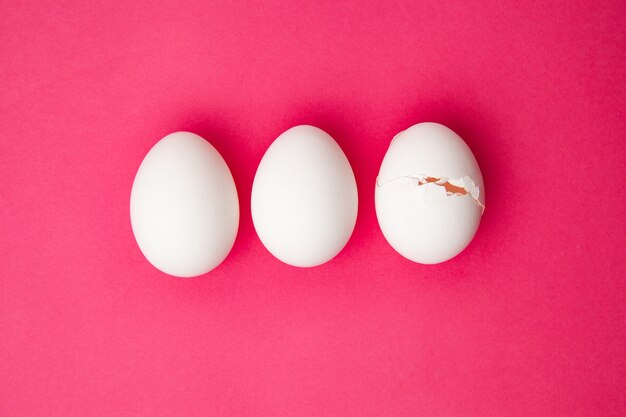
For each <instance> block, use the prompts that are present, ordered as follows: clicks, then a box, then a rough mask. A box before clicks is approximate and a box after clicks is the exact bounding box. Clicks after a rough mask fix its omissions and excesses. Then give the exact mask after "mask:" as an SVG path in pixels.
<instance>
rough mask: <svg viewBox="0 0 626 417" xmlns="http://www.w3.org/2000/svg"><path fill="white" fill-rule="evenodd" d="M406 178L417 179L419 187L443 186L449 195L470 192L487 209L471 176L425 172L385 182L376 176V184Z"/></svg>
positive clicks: (476, 201) (379, 185)
mask: <svg viewBox="0 0 626 417" xmlns="http://www.w3.org/2000/svg"><path fill="white" fill-rule="evenodd" d="M405 178H408V179H412V180H417V183H418V187H419V186H425V185H426V186H427V185H431V186H433V185H434V186H439V187H443V188H444V189H445V190H446V195H447V196H464V195H468V194H469V195H470V196H471V197H472V199H473V200H474V202H475V203H476V204H478V205H479V206H480V207H481V208H482V211H483V212H484V211H485V205H484V204H483V203H482V202H481V201H480V200H479V199H478V197H479V195H480V187H479V186H478V185H476V183H475V182H474V180H473V179H472V178H471V177H469V176H465V177H463V178H456V179H455V178H446V177H433V176H430V175H424V174H416V175H403V176H400V177H396V178H391V179H389V180H387V181H385V182H383V183H380V182H378V178H376V186H377V187H382V186H384V185H386V184H388V183H390V182H393V181H396V180H400V179H405Z"/></svg>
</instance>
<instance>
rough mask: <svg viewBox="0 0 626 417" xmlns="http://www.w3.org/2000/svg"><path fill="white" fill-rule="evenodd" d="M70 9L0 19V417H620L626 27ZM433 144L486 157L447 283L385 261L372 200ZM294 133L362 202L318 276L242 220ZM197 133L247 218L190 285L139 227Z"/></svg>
mask: <svg viewBox="0 0 626 417" xmlns="http://www.w3.org/2000/svg"><path fill="white" fill-rule="evenodd" d="M57 3H59V4H57ZM60 3H62V2H40V1H38V2H17V1H13V2H12V1H8V2H7V1H5V2H2V4H1V5H0V16H1V17H0V57H1V62H2V63H1V64H0V86H1V90H0V178H1V179H2V180H1V185H0V257H1V258H0V297H1V298H0V301H1V304H0V416H2V417H12V416H208V415H210V416H270V415H272V416H322V415H324V416H418V415H423V416H525V417H527V416H623V415H625V413H626V395H625V388H624V386H625V384H626V355H625V351H626V324H625V321H626V281H625V277H626V262H625V260H624V255H625V248H626V238H625V232H626V220H625V217H626V216H625V215H626V210H625V209H624V204H625V199H624V192H623V190H622V188H623V187H622V182H623V178H624V175H626V151H625V150H626V146H625V145H624V132H625V131H626V110H625V109H626V94H625V89H624V87H625V85H626V56H625V51H626V29H625V26H624V21H625V20H626V7H625V4H624V2H622V1H613V2H592V1H588V2H580V1H578V2H557V3H560V4H554V5H549V4H546V2H524V4H522V3H521V2H516V1H512V2H508V4H507V2H501V1H492V2H471V1H469V2H468V1H458V2H450V1H446V2H441V1H431V2H420V3H417V2H405V3H398V4H395V5H393V6H391V5H385V4H384V3H386V2H377V1H370V2H365V3H363V2H356V1H355V2H345V3H344V2H341V3H340V4H335V3H337V2H334V1H332V2H330V1H329V2H323V3H319V4H318V3H317V2H294V3H292V4H291V5H285V4H283V2H279V1H275V2H267V3H264V4H262V5H261V4H259V5H256V6H255V5H252V4H246V3H245V2H242V4H239V5H234V4H233V3H232V2H229V1H225V2H222V3H218V2H214V3H212V4H207V2H198V3H196V4H189V5H182V4H179V2H167V1H160V2H158V4H154V5H147V4H145V2H136V1H132V2H131V1H128V2H111V3H110V5H107V4H105V3H100V2H94V3H93V4H84V3H82V2H77V4H76V5H73V6H67V5H61V4H60ZM566 4H568V5H567V6H565V5H566ZM422 121H437V122H441V123H444V124H446V125H448V126H450V127H451V128H453V129H454V130H456V131H457V132H458V133H459V134H461V136H462V137H464V138H465V139H466V140H467V142H468V144H469V145H470V147H471V148H472V150H473V151H474V153H475V155H476V157H477V159H478V161H479V164H480V166H481V168H482V171H483V174H484V177H485V182H486V190H487V210H486V212H485V215H484V217H483V222H482V224H481V227H480V229H479V231H478V234H477V236H476V238H475V239H474V241H473V243H472V244H471V245H470V246H469V247H468V249H467V250H466V251H465V252H463V253H462V254H461V255H459V256H458V257H457V258H455V259H453V260H452V261H449V262H447V263H444V264H441V265H436V266H423V265H418V264H414V263H411V262H409V261H407V260H405V259H403V258H402V257H400V256H399V255H398V254H396V253H395V252H394V251H393V250H392V248H391V247H390V246H389V245H388V244H387V243H386V241H385V240H384V239H383V236H382V234H381V232H380V230H379V228H378V225H377V222H376V217H375V212H374V202H373V195H374V181H375V177H376V174H377V171H378V168H379V166H380V162H381V161H382V158H383V155H384V153H385V151H386V148H387V146H388V143H389V141H390V140H391V138H392V136H393V135H394V134H395V133H397V132H399V131H400V130H402V129H404V128H406V127H408V126H410V125H412V124H414V123H418V122H422ZM301 123H309V124H314V125H317V126H319V127H321V128H323V129H325V130H327V131H328V132H329V133H330V134H331V135H332V136H334V137H335V138H336V140H337V141H338V143H339V144H340V145H341V146H342V147H343V149H344V150H345V153H346V154H347V156H348V158H349V159H350V161H351V163H352V166H353V168H354V171H355V175H356V178H357V182H358V186H359V192H360V196H359V198H360V211H359V217H358V221H357V225H356V229H355V232H354V235H353V237H352V239H351V240H350V242H349V243H348V245H347V247H346V248H345V250H344V251H343V252H342V253H341V254H340V255H339V256H338V257H337V258H335V259H334V260H333V261H331V262H329V263H328V264H326V265H323V266H321V267H318V268H313V269H297V268H293V267H289V266H287V265H284V264H282V263H281V262H279V261H278V260H276V259H274V258H273V257H272V256H271V255H270V254H269V253H268V252H267V251H266V250H265V249H264V247H263V246H262V245H261V243H260V241H259V239H258V238H257V236H256V234H255V232H254V229H253V226H252V221H251V217H250V209H249V202H250V189H251V185H252V180H253V176H254V172H255V169H256V167H257V164H258V162H259V161H260V159H261V157H262V155H263V152H264V151H265V149H266V148H267V147H268V146H269V144H270V143H271V142H272V140H273V139H274V138H275V137H276V136H278V135H279V134H280V133H281V132H282V131H284V130H285V129H287V128H289V127H291V126H293V125H295V124H301ZM183 129H184V130H190V131H193V132H196V133H198V134H200V135H202V136H204V137H205V138H207V139H209V140H210V141H211V142H212V143H213V144H214V145H215V146H216V147H217V149H218V150H219V151H220V152H221V153H222V155H223V156H224V158H225V159H226V161H227V162H228V164H229V165H230V168H231V170H232V172H233V175H234V177H235V180H236V183H237V186H238V189H239V193H240V201H241V205H242V213H241V214H242V219H241V225H240V231H239V235H238V237H237V241H236V243H235V247H234V249H233V251H232V252H231V254H230V256H229V257H228V258H227V260H226V261H225V262H224V263H223V264H222V265H221V266H220V267H219V268H218V269H216V270H215V271H213V272H211V273H210V274H208V275H205V276H203V277H201V278H197V279H192V280H181V279H175V278H172V277H169V276H166V275H164V274H162V273H160V272H159V271H157V270H156V269H155V268H153V267H152V266H151V265H150V264H149V263H148V262H147V261H146V260H145V259H144V258H143V256H142V255H141V253H140V251H139V249H138V247H137V245H136V243H135V241H134V238H133V235H132V232H131V228H130V221H129V213H128V203H129V195H130V189H131V184H132V181H133V178H134V174H135V172H136V170H137V168H138V167H139V164H140V162H141V160H142V158H143V157H144V155H145V154H146V152H147V151H148V150H149V149H150V147H151V146H152V145H153V144H154V143H155V142H156V141H157V140H159V139H160V138H161V137H163V136H164V135H166V134H168V133H170V132H173V131H176V130H183Z"/></svg>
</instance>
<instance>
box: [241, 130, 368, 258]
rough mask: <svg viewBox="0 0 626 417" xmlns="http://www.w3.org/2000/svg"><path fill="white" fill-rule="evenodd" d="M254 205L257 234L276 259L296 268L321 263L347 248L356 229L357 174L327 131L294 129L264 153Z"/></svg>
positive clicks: (279, 138) (254, 192) (257, 179)
mask: <svg viewBox="0 0 626 417" xmlns="http://www.w3.org/2000/svg"><path fill="white" fill-rule="evenodd" d="M251 205H252V220H253V222H254V227H255V229H256V231H257V234H258V235H259V238H260V239H261V242H263V244H264V245H265V247H266V248H267V249H268V250H269V251H270V252H271V253H272V254H273V255H274V256H275V257H277V258H278V259H280V260H281V261H283V262H285V263H287V264H290V265H294V266H300V267H310V266H316V265H320V264H323V263H324V262H327V261H329V260H330V259H332V258H333V257H335V255H337V254H338V253H339V252H340V251H341V249H343V247H344V246H345V245H346V243H347V242H348V239H349V238H350V235H351V234H352V231H353V230H354V224H355V222H356V216H357V209H358V196H357V188H356V181H355V179H354V173H353V172H352V168H351V167H350V163H349V162H348V159H347V158H346V156H345V155H344V153H343V151H342V150H341V148H340V147H339V145H338V144H337V142H335V141H334V140H333V138H332V137H330V135H328V134H327V133H326V132H324V131H323V130H321V129H318V128H316V127H313V126H296V127H292V128H291V129H289V130H287V131H286V132H284V133H283V134H282V135H280V136H279V137H278V138H277V139H276V140H275V141H274V142H273V143H272V145H271V146H270V147H269V148H268V150H267V152H266V153H265V155H264V156H263V159H262V160H261V163H260V164H259V168H258V170H257V173H256V176H255V178H254V184H253V186H252V201H251Z"/></svg>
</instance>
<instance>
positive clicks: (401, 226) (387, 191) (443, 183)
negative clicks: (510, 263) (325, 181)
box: [375, 123, 485, 264]
mask: <svg viewBox="0 0 626 417" xmlns="http://www.w3.org/2000/svg"><path fill="white" fill-rule="evenodd" d="M375 201H376V216H377V217H378V223H379V225H380V228H381V230H382V232H383V235H384V236H385V239H387V241H388V242H389V244H390V245H391V246H392V247H393V248H394V249H395V250H396V251H397V252H398V253H400V254H401V255H402V256H404V257H405V258H408V259H410V260H412V261H414V262H419V263H423V264H436V263H440V262H444V261H446V260H448V259H450V258H453V257H454V256H456V255H458V254H459V253H460V252H461V251H463V249H465V248H466V247H467V245H468V244H469V243H470V242H471V240H472V239H473V237H474V235H475V234H476V231H477V229H478V225H479V223H480V218H481V216H482V213H483V211H484V209H485V190H484V185H483V177H482V175H481V173H480V168H479V167H478V163H477V162H476V159H475V158H474V155H473V154H472V151H471V150H470V148H469V147H468V146H467V144H466V143H465V142H464V141H463V139H461V137H460V136H459V135H457V134H456V133H455V132H453V131H452V130H450V129H449V128H447V127H446V126H443V125H440V124H438V123H419V124H416V125H414V126H412V127H410V128H408V129H407V130H405V131H403V132H400V133H399V134H397V135H396V136H395V137H394V138H393V140H392V141H391V144H390V145H389V149H388V150H387V153H386V154H385V157H384V159H383V162H382V165H381V167H380V171H379V173H378V177H377V179H376V191H375Z"/></svg>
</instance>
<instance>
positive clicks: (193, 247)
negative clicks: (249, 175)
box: [130, 132, 239, 277]
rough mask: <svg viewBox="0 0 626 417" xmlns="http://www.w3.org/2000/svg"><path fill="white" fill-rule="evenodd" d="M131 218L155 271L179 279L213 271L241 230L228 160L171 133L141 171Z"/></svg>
mask: <svg viewBox="0 0 626 417" xmlns="http://www.w3.org/2000/svg"><path fill="white" fill-rule="evenodd" d="M130 220H131V224H132V229H133V233H134V235H135V239H136V240H137V244H138V245H139V248H140V249H141V252H142V253H143V254H144V256H145V257H146V258H147V259H148V261H150V263H151V264H152V265H154V266H155V267H156V268H158V269H160V270H161V271H163V272H165V273H167V274H170V275H175V276H178V277H194V276H197V275H202V274H204V273H206V272H208V271H210V270H212V269H213V268H215V267H216V266H217V265H219V264H220V263H221V262H222V261H223V260H224V258H226V255H228V253H229V252H230V250H231V248H232V246H233V243H234V241H235V236H236V235H237V229H238V227H239V200H238V198H237V189H236V188H235V182H234V181H233V177H232V175H231V173H230V170H229V169H228V166H227V165H226V162H225V161H224V159H223V158H222V156H221V155H220V154H219V152H218V151H217V150H216V149H215V148H214V147H213V146H212V145H211V144H210V143H209V142H207V141H206V140H204V139H203V138H202V137H200V136H198V135H196V134H193V133H189V132H176V133H172V134H170V135H167V136H166V137H164V138H163V139H161V140H160V141H159V142H157V143H156V145H154V147H153V148H152V149H151V150H150V151H149V152H148V154H147V155H146V156H145V158H144V160H143V162H142V163H141V166H140V167H139V170H138V171H137V175H136V177H135V181H134V183H133V188H132V191H131V196H130Z"/></svg>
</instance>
